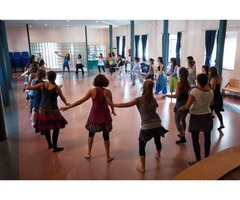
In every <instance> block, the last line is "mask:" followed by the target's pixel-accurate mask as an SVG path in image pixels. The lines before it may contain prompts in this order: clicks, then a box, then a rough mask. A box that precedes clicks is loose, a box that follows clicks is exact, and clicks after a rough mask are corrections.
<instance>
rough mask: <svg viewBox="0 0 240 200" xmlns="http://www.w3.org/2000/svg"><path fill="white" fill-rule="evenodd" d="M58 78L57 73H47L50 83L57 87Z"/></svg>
mask: <svg viewBox="0 0 240 200" xmlns="http://www.w3.org/2000/svg"><path fill="white" fill-rule="evenodd" d="M56 77H57V74H56V72H55V71H49V72H48V73H47V78H48V81H49V82H51V83H53V84H55V85H56V83H55V80H56Z"/></svg>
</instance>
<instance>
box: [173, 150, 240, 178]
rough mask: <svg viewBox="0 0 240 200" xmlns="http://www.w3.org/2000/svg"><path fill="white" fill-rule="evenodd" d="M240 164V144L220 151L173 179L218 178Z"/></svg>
mask: <svg viewBox="0 0 240 200" xmlns="http://www.w3.org/2000/svg"><path fill="white" fill-rule="evenodd" d="M238 166H240V146H236V147H231V148H228V149H225V150H223V151H220V152H218V153H216V154H213V155H212V156H209V157H208V158H205V159H203V160H201V161H199V162H198V163H196V164H194V165H192V166H190V167H188V168H187V169H185V170H183V171H182V172H180V173H179V174H177V175H176V176H175V177H173V178H172V179H173V180H218V179H220V178H221V177H223V176H224V175H225V174H227V173H228V172H230V171H232V170H233V169H235V168H237V167H238Z"/></svg>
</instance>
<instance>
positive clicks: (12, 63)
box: [9, 52, 15, 70]
mask: <svg viewBox="0 0 240 200" xmlns="http://www.w3.org/2000/svg"><path fill="white" fill-rule="evenodd" d="M9 60H10V64H11V68H12V70H14V69H15V66H14V61H13V53H12V52H9Z"/></svg>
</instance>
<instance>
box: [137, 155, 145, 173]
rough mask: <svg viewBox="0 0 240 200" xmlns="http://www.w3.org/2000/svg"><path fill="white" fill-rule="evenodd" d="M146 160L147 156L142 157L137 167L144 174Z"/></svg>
mask: <svg viewBox="0 0 240 200" xmlns="http://www.w3.org/2000/svg"><path fill="white" fill-rule="evenodd" d="M145 158H146V156H140V165H138V166H137V170H138V171H140V172H142V173H144V172H145Z"/></svg>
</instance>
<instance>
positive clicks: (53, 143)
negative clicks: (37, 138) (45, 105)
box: [45, 129, 59, 149]
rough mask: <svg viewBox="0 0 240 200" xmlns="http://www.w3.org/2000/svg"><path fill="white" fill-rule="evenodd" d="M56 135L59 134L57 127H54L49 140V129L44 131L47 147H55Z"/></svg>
mask: <svg viewBox="0 0 240 200" xmlns="http://www.w3.org/2000/svg"><path fill="white" fill-rule="evenodd" d="M58 135H59V129H54V130H53V134H52V140H51V135H50V130H46V131H45V138H46V140H47V143H48V147H49V148H51V147H53V148H54V149H56V148H57V141H58Z"/></svg>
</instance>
